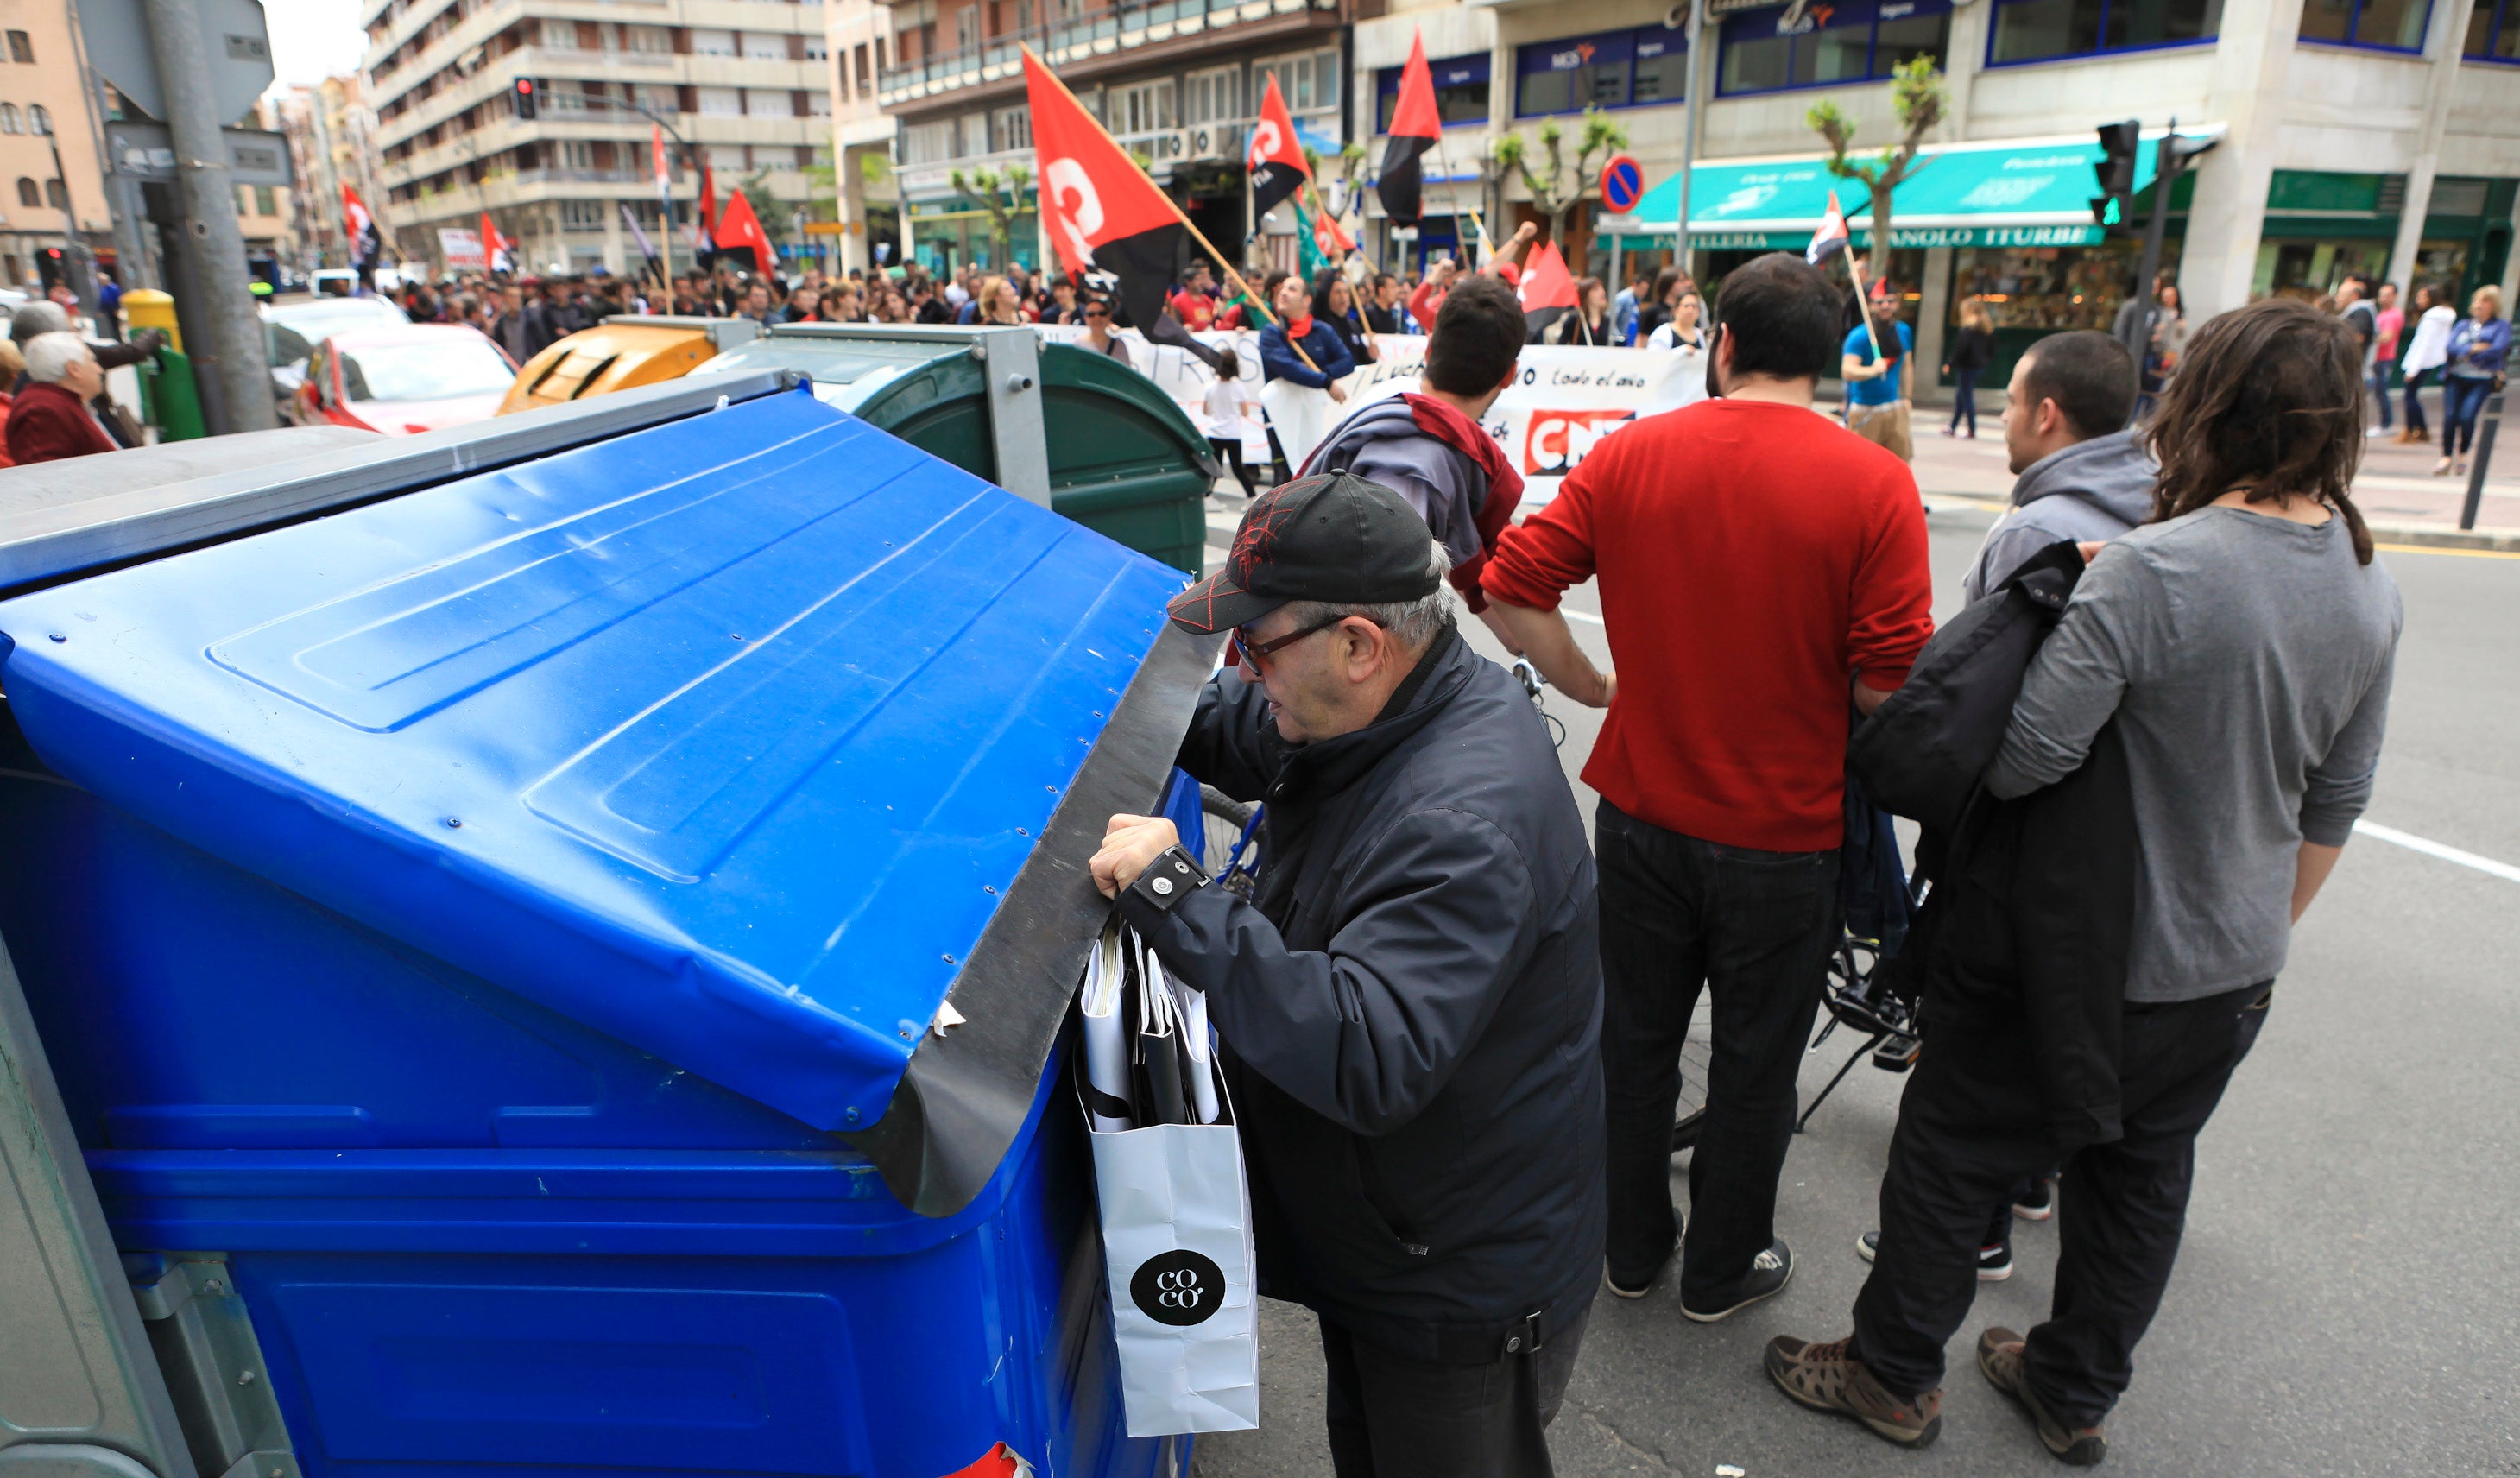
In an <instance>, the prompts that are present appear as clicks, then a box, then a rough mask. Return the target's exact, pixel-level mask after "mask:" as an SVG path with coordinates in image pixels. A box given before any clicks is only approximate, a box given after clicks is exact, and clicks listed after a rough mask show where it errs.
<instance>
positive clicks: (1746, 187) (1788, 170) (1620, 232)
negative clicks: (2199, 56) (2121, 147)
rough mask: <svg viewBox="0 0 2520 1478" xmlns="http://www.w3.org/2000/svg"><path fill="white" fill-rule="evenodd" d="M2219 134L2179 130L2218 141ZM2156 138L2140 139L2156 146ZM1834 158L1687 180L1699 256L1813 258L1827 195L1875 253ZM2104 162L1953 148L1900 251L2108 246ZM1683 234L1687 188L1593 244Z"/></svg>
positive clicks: (2053, 147)
mask: <svg viewBox="0 0 2520 1478" xmlns="http://www.w3.org/2000/svg"><path fill="white" fill-rule="evenodd" d="M2221 131H2222V126H2221V125H2220V124H2214V125H2210V126H2208V127H2204V128H2182V129H2181V130H2180V133H2181V135H2182V136H2183V137H2189V138H2195V137H2210V136H2212V135H2214V134H2217V133H2220V132H2221ZM2160 136H2161V131H2160V130H2158V129H2154V130H2149V131H2147V132H2146V133H2145V134H2144V136H2143V137H2144V141H2145V143H2146V144H2147V145H2149V144H2150V143H2151V142H2152V141H2153V140H2155V139H2158V138H2159V137H2160ZM2154 153H2155V151H2154V150H2152V149H2151V148H2148V147H2147V148H2144V149H2141V150H2138V152H2137V155H2136V182H2135V183H2136V188H2137V189H2138V190H2141V189H2143V188H2144V187H2145V186H2147V185H2149V184H2151V183H2152V174H2153V167H2152V166H2153V157H2154ZM1827 159H1828V157H1827V156H1826V155H1821V154H1812V155H1798V156H1792V157H1773V158H1763V159H1716V160H1710V161H1708V162H1706V163H1702V164H1699V165H1698V166H1696V168H1695V169H1693V170H1692V171H1690V179H1691V189H1690V196H1689V222H1688V235H1689V240H1690V243H1691V245H1692V246H1695V247H1696V248H1697V249H1699V250H1719V251H1720V250H1764V249H1777V250H1786V249H1792V248H1797V247H1800V246H1805V245H1806V244H1808V243H1809V242H1810V241H1811V234H1812V231H1813V229H1814V228H1815V227H1817V226H1818V225H1819V224H1820V219H1821V216H1822V214H1823V212H1824V211H1826V209H1827V208H1828V197H1829V193H1830V192H1831V191H1835V192H1836V193H1837V199H1838V203H1839V204H1840V205H1841V206H1842V207H1843V208H1844V209H1845V211H1846V216H1847V224H1848V225H1849V226H1851V227H1853V228H1854V234H1855V242H1856V245H1857V246H1869V245H1870V244H1871V236H1872V232H1871V202H1870V200H1869V199H1868V197H1867V195H1866V192H1865V187H1864V183H1863V182H1862V181H1860V180H1849V179H1842V178H1839V177H1838V176H1836V175H1832V174H1830V173H1829V172H1828V163H1827ZM2099 159H2100V145H2099V140H2098V139H2097V138H2095V137H2093V135H2090V134H2083V135H2068V136H2064V137H2060V138H2048V139H2004V140H2000V141H1995V142H1990V143H1970V144H1950V145H1940V146H1935V147H1929V148H1927V149H1926V150H1924V151H1923V154H1922V157H1921V159H1920V161H1919V163H1918V166H1917V169H1916V172H1915V173H1914V174H1913V175H1911V176H1910V177H1909V178H1908V179H1907V180H1905V181H1903V182H1901V184H1900V185H1899V188H1898V189H1897V191H1895V192H1894V193H1893V196H1892V209H1893V218H1892V226H1891V245H1892V246H2081V245H2085V244H2087V243H2090V242H2095V241H2097V240H2099V239H2100V228H2099V227H2098V226H2096V225H2094V224H2093V221H2092V207H2091V201H2092V196H2093V192H2095V191H2096V190H2097V189H2098V188H2099V187H2098V185H2097V183H2096V182H2095V181H2094V180H2093V174H2092V166H2093V164H2095V163H2097V162H2099ZM1679 227H1680V177H1679V176H1678V175H1677V174H1675V175H1673V176H1672V177H1671V178H1669V179H1666V180H1664V181H1663V182H1662V183H1661V184H1659V185H1656V186H1655V187H1654V188H1653V189H1651V190H1649V191H1647V192H1646V193H1645V197H1644V199H1643V200H1642V201H1639V202H1637V208H1636V209H1635V210H1634V211H1632V212H1630V213H1629V214H1627V215H1625V216H1608V217H1604V218H1602V219H1600V220H1599V221H1597V222H1596V223H1595V226H1594V230H1595V233H1596V234H1597V235H1604V236H1622V237H1648V238H1651V237H1660V238H1664V239H1665V240H1664V241H1663V242H1662V243H1660V245H1665V246H1668V245H1670V244H1671V241H1670V239H1671V238H1674V237H1676V236H1677V234H1678V232H1679Z"/></svg>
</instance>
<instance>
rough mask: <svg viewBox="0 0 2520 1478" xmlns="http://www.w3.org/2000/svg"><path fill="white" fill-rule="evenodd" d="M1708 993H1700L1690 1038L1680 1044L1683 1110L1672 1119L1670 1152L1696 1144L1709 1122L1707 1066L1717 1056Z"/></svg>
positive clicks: (1690, 1147)
mask: <svg viewBox="0 0 2520 1478" xmlns="http://www.w3.org/2000/svg"><path fill="white" fill-rule="evenodd" d="M1710 1011H1711V1006H1710V1003H1709V1002H1708V1000H1707V993H1706V992H1704V991H1699V992H1698V993H1697V1011H1696V1014H1694V1015H1692V1016H1690V1017H1689V1018H1688V1037H1687V1038H1685V1039H1684V1040H1683V1041H1682V1042H1681V1044H1680V1107H1679V1109H1678V1110H1677V1111H1676V1113H1675V1114H1674V1116H1673V1119H1672V1125H1671V1152H1672V1153H1673V1154H1680V1153H1682V1152H1684V1151H1686V1150H1689V1149H1693V1148H1695V1147H1696V1145H1697V1131H1698V1128H1699V1126H1700V1125H1701V1124H1702V1123H1704V1121H1705V1119H1706V1064H1707V1061H1708V1059H1709V1058H1710V1057H1711V1056H1712V1055H1713V1053H1714V1041H1715V1038H1714V1028H1713V1027H1712V1025H1710V1021H1711V1015H1710Z"/></svg>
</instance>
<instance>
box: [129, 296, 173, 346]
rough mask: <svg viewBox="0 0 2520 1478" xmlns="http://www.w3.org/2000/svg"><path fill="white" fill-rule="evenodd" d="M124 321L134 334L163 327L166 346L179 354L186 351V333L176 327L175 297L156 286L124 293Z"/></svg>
mask: <svg viewBox="0 0 2520 1478" xmlns="http://www.w3.org/2000/svg"><path fill="white" fill-rule="evenodd" d="M122 321H123V323H124V324H125V325H127V326H128V327H129V328H130V331H131V332H132V333H134V334H137V333H139V332H140V331H141V330H143V329H162V330H164V331H165V334H166V347H168V348H170V349H173V350H174V351H175V352H177V353H178V354H180V353H182V352H183V351H184V333H183V331H182V330H181V329H178V328H176V327H175V299H173V298H172V297H169V296H167V295H166V294H165V293H163V292H160V291H158V290H157V289H155V288H135V289H133V290H132V291H129V292H125V293H124V294H122Z"/></svg>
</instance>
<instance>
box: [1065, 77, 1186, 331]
mask: <svg viewBox="0 0 2520 1478" xmlns="http://www.w3.org/2000/svg"><path fill="white" fill-rule="evenodd" d="M1024 90H1025V93H1026V95H1027V96H1028V97H1029V98H1030V100H1031V103H1032V147H1033V156H1034V162H1035V167H1036V171H1037V173H1036V176H1035V177H1036V178H1037V179H1038V180H1039V181H1040V187H1039V189H1040V196H1041V215H1042V223H1043V224H1044V225H1045V226H1047V227H1048V228H1049V230H1050V244H1051V246H1052V247H1053V248H1054V249H1055V250H1057V253H1058V261H1059V265H1061V266H1063V267H1065V268H1067V270H1069V271H1070V272H1075V273H1078V274H1083V275H1090V276H1094V277H1107V278H1109V279H1112V280H1114V281H1115V282H1116V284H1117V290H1116V293H1115V295H1116V296H1117V297H1118V298H1119V299H1120V307H1121V310H1122V311H1123V312H1124V313H1126V314H1127V315H1128V319H1129V322H1130V323H1131V324H1133V325H1135V326H1136V327H1137V329H1138V330H1139V332H1141V333H1144V334H1147V335H1148V336H1153V335H1154V334H1155V332H1156V330H1157V327H1158V325H1159V323H1160V322H1161V320H1162V319H1163V317H1164V302H1165V299H1166V296H1167V294H1168V293H1169V292H1170V291H1171V285H1172V276H1173V271H1174V268H1175V266H1176V265H1177V264H1178V263H1179V262H1180V260H1181V258H1182V255H1183V249H1184V246H1186V244H1187V241H1188V231H1189V228H1188V227H1187V226H1186V225H1185V224H1184V223H1183V220H1182V215H1181V211H1180V210H1179V209H1177V208H1176V207H1175V206H1174V204H1173V202H1172V201H1171V200H1170V199H1169V198H1167V197H1166V196H1165V195H1164V193H1163V192H1162V191H1161V190H1158V189H1156V188H1155V182H1154V181H1153V180H1150V179H1148V177H1147V172H1146V171H1145V170H1143V169H1141V168H1139V167H1138V164H1137V161H1136V160H1135V159H1132V158H1130V157H1128V156H1127V155H1126V154H1124V153H1122V152H1121V150H1120V146H1119V145H1118V144H1115V143H1113V142H1112V140H1111V136H1110V135H1109V134H1107V133H1104V132H1103V131H1102V124H1100V123H1098V122H1096V121H1095V120H1094V115H1093V114H1092V113H1089V112H1086V111H1085V109H1084V106H1083V105H1082V104H1080V103H1078V102H1077V101H1076V95H1075V94H1073V93H1071V92H1069V91H1068V90H1067V88H1066V86H1065V84H1063V83H1061V82H1060V81H1059V80H1058V78H1057V77H1055V76H1053V75H1051V72H1050V68H1048V67H1044V66H1042V65H1041V59H1040V58H1038V57H1036V56H1034V55H1033V54H1032V52H1031V50H1030V49H1029V48H1027V49H1026V50H1025V52H1024Z"/></svg>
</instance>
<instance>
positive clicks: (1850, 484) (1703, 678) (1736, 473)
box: [1481, 400, 1934, 852]
mask: <svg viewBox="0 0 2520 1478" xmlns="http://www.w3.org/2000/svg"><path fill="white" fill-rule="evenodd" d="M1592 575H1598V576H1599V577H1600V581H1601V614H1602V618H1603V620H1604V621H1605V622H1606V623H1607V625H1608V628H1609V637H1610V652H1611V656H1612V658H1613V660H1614V662H1615V664H1616V667H1617V670H1618V674H1619V694H1618V697H1617V698H1616V699H1615V700H1613V701H1612V702H1611V704H1610V711H1609V715H1608V717H1607V718H1606V719H1605V720H1604V721H1603V723H1602V725H1601V737H1600V739H1599V740H1598V742H1597V743H1595V744H1594V746H1593V757H1592V759H1591V760H1590V761H1589V762H1587V763H1586V765H1585V766H1584V783H1585V784H1589V785H1591V786H1592V787H1593V788H1594V789H1596V790H1598V791H1599V792H1600V793H1601V794H1602V796H1603V797H1605V798H1606V799H1608V800H1609V801H1610V803H1611V804H1613V805H1615V806H1617V807H1618V808H1619V809H1620V810H1622V811H1625V812H1627V813H1628V814H1629V815H1631V816H1634V817H1637V818H1639V819H1640V820H1643V821H1647V822H1651V823H1653V824H1654V825H1655V826H1658V827H1662V828H1665V829H1669V830H1673V831H1679V832H1683V833H1686V834H1687V835H1689V836H1695V837H1699V838H1702V839H1704V840H1707V841H1713V842H1721V843H1724V844H1726V845H1729V846H1736V847H1755V848H1758V849H1761V850H1763V851H1770V852H1813V851H1821V850H1823V849H1826V848H1830V847H1835V846H1837V845H1838V844H1839V842H1840V841H1841V840H1842V838H1843V836H1844V834H1845V825H1846V824H1845V776H1846V732H1847V714H1848V711H1849V704H1850V696H1849V692H1848V685H1849V683H1850V681H1851V680H1852V679H1853V678H1854V676H1855V675H1856V674H1858V673H1861V674H1862V675H1863V677H1864V680H1865V683H1866V684H1867V686H1868V687H1872V688H1881V689H1888V688H1896V687H1897V686H1899V684H1901V683H1903V682H1905V681H1906V680H1907V677H1908V667H1909V664H1911V663H1912V662H1913V661H1914V660H1915V656H1916V652H1917V649H1919V648H1921V647H1923V646H1924V645H1925V639H1926V638H1927V637H1928V636H1931V635H1932V634H1933V629H1934V622H1933V615H1932V606H1933V575H1932V572H1931V569H1930V568H1929V566H1928V565H1927V563H1926V554H1925V514H1924V509H1923V508H1922V507H1921V506H1920V505H1919V503H1918V501H1917V498H1916V480H1915V478H1914V477H1913V475H1911V474H1910V472H1909V470H1908V468H1907V465H1906V464H1905V463H1903V462H1901V461H1900V460H1899V459H1898V458H1896V457H1894V456H1892V455H1890V453H1888V452H1887V451H1884V450H1883V449H1882V448H1880V447H1878V446H1875V445H1873V444H1872V443H1871V442H1868V441H1866V440H1865V439H1864V438H1862V437H1860V436H1857V435H1855V434H1854V433H1853V432H1851V431H1848V430H1846V429H1845V428H1844V427H1842V426H1840V425H1837V424H1836V423H1835V422H1832V421H1829V420H1827V419H1825V418H1823V417H1821V416H1817V415H1814V414H1813V413H1811V412H1810V411H1806V410H1803V409H1801V408H1800V407H1796V406H1785V405H1777V404H1774V403H1771V402H1762V401H1748V400H1709V401H1701V402H1700V403H1698V404H1696V405H1693V406H1690V407H1688V408H1687V409H1686V410H1679V411H1670V412H1666V413H1664V414H1662V415H1658V416H1649V417H1646V418H1645V419H1644V420H1643V421H1639V422H1636V423H1634V424H1632V425H1627V426H1625V427H1622V428H1621V429H1620V430H1619V431H1618V432H1617V433H1616V434H1615V435H1612V436H1609V437H1606V438H1604V439H1603V440H1602V441H1601V442H1600V443H1599V444H1598V445H1596V446H1595V447H1594V448H1593V450H1592V451H1591V453H1589V454H1588V455H1587V456H1586V457H1585V458H1584V461H1583V462H1582V464H1581V465H1579V466H1578V467H1577V468H1576V470H1574V472H1573V473H1572V474H1571V475H1569V476H1568V477H1567V478H1566V480H1565V481H1563V482H1561V483H1559V484H1558V487H1557V497H1556V498H1555V500H1554V501H1553V502H1551V503H1549V504H1548V505H1546V506H1545V507H1543V508H1541V509H1540V510H1538V511H1537V512H1535V513H1533V514H1532V515H1531V516H1530V517H1529V518H1528V519H1526V520H1525V521H1524V522H1523V523H1522V525H1521V526H1520V527H1518V528H1509V529H1507V530H1506V531H1505V532H1504V534H1503V535H1501V536H1500V537H1499V538H1498V540H1497V544H1496V549H1495V552H1494V553H1493V554H1491V555H1490V556H1489V559H1488V562H1487V566H1486V568H1485V570H1484V571H1483V573H1482V579H1481V583H1482V585H1483V586H1484V587H1485V589H1486V591H1487V593H1488V595H1489V596H1490V597H1492V598H1494V599H1497V600H1502V601H1507V602H1509V603H1511V604H1513V605H1524V606H1531V607H1534V608H1538V609H1544V610H1552V609H1555V608H1556V605H1557V600H1558V596H1559V594H1560V593H1561V592H1563V591H1564V590H1566V589H1567V587H1569V586H1572V585H1578V584H1581V583H1583V581H1584V580H1585V578H1586V577H1588V576H1592Z"/></svg>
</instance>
